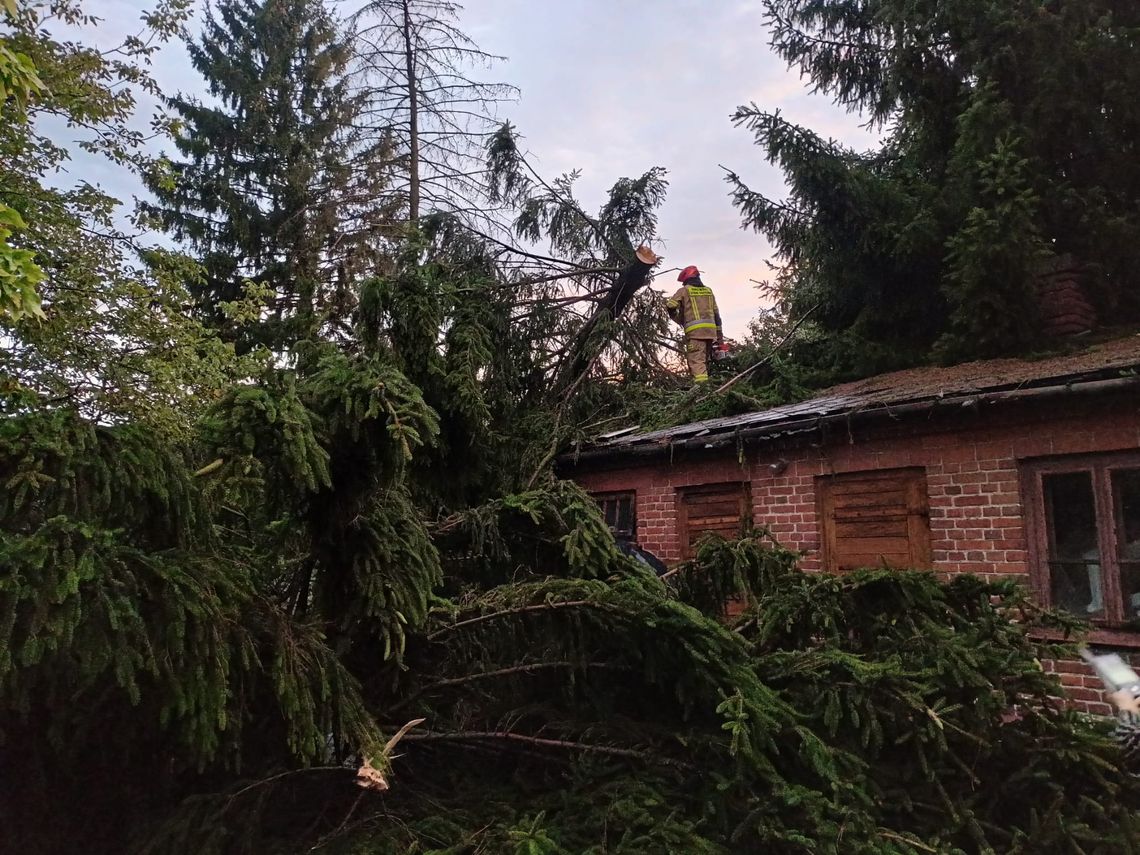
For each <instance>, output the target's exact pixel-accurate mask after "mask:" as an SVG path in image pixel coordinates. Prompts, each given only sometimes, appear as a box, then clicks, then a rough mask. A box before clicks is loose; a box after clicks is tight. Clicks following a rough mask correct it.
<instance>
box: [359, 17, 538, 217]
mask: <svg viewBox="0 0 1140 855" xmlns="http://www.w3.org/2000/svg"><path fill="white" fill-rule="evenodd" d="M461 10H462V7H461V6H459V5H458V4H456V3H452V2H449V1H448V0H370V2H368V3H367V4H366V5H364V6H363V7H362V8H361V9H360V10H359V11H358V12H356V13H355V14H354V15H353V17H352V22H353V25H354V29H355V33H356V37H357V41H358V44H357V53H358V63H359V65H358V68H357V72H358V77H357V79H358V82H359V85H360V87H361V89H362V92H363V94H364V96H365V97H366V99H367V101H368V108H367V111H366V115H367V118H368V120H369V121H370V122H371V124H372V128H373V130H374V131H375V132H376V133H377V135H378V136H382V137H386V138H388V139H390V140H392V141H393V142H394V144H395V145H396V148H397V150H398V151H400V153H401V155H402V157H403V159H404V161H405V163H406V168H405V170H404V172H405V177H404V180H403V182H402V185H401V186H400V188H399V189H400V191H401V192H402V193H403V194H404V195H405V196H406V200H407V214H408V220H409V222H412V223H415V222H418V221H419V218H420V215H421V213H422V212H424V211H429V210H430V211H439V212H445V213H448V214H456V215H459V216H464V217H469V218H475V219H479V218H481V217H483V215H485V214H486V208H487V202H486V182H485V171H486V166H485V164H484V163H483V160H482V149H481V146H482V144H483V143H484V141H485V140H486V138H487V136H488V134H489V133H490V132H491V130H492V129H493V127H494V125H495V122H494V120H493V119H492V118H491V116H490V114H491V112H492V110H493V106H494V104H495V103H496V102H498V101H501V100H505V99H508V98H513V97H514V96H515V95H516V94H517V90H516V89H515V87H513V86H510V85H507V84H505V83H481V82H478V81H475V80H473V79H472V78H471V77H470V76H469V75H470V74H471V73H472V71H473V69H474V68H475V67H476V66H488V65H490V64H491V63H493V62H494V61H496V60H500V59H502V57H498V56H495V55H493V54H489V53H487V52H485V51H483V50H480V49H479V47H478V45H476V44H475V43H474V42H473V41H472V40H471V39H470V38H469V37H468V36H467V35H465V34H464V33H463V32H462V31H461V30H460V29H459V27H458V25H457V23H456V22H457V20H458V17H459V13H460V11H461Z"/></svg>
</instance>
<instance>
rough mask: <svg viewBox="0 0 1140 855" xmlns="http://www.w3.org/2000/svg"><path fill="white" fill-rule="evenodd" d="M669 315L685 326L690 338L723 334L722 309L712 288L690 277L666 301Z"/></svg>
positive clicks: (712, 338) (713, 337)
mask: <svg viewBox="0 0 1140 855" xmlns="http://www.w3.org/2000/svg"><path fill="white" fill-rule="evenodd" d="M665 307H666V309H668V311H669V317H671V318H672V319H673V320H674V321H676V322H677V323H679V324H680V325H681V326H683V327H684V328H685V335H686V336H687V337H688V338H696V339H709V340H715V339H718V338H720V336H721V325H720V310H719V309H718V308H717V307H716V297H714V296H713V292H712V289H711V288H706V287H705V286H704V285H702V284H700V280H699V279H698V280H693V279H690V280H689V281H688V282H686V283H685V284H684V285H682V286H681V287H680V288H679V289H678V290H677V293H676V294H674V295H673V296H672V297H670V298H669V299H668V300H666V301H665Z"/></svg>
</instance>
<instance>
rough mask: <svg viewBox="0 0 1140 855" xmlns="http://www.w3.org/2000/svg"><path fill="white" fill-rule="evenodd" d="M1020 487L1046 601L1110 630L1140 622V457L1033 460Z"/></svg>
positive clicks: (1033, 571) (1036, 580) (1038, 585)
mask: <svg viewBox="0 0 1140 855" xmlns="http://www.w3.org/2000/svg"><path fill="white" fill-rule="evenodd" d="M1022 485H1023V490H1024V493H1025V500H1026V523H1027V527H1028V534H1029V550H1030V575H1031V579H1032V583H1033V587H1034V590H1035V591H1036V592H1037V595H1038V597H1039V598H1040V599H1041V601H1042V602H1043V603H1045V604H1046V605H1050V606H1054V607H1056V608H1061V609H1065V610H1066V611H1069V612H1072V613H1073V614H1075V615H1077V616H1079V617H1083V618H1086V619H1088V620H1092V621H1094V622H1096V623H1098V624H1102V625H1106V626H1120V625H1123V624H1125V623H1129V622H1132V621H1136V622H1140V454H1136V453H1131V454H1111V455H1097V456H1080V457H1067V458H1058V459H1055V460H1043V461H1037V462H1033V463H1028V464H1026V465H1025V466H1024V467H1023V469H1022Z"/></svg>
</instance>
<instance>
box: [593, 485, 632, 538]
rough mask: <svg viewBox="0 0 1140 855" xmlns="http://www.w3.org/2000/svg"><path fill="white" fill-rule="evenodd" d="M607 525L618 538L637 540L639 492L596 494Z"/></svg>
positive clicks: (596, 499) (595, 497)
mask: <svg viewBox="0 0 1140 855" xmlns="http://www.w3.org/2000/svg"><path fill="white" fill-rule="evenodd" d="M594 499H595V501H597V503H598V506H599V507H600V508H601V509H602V516H604V517H605V518H606V525H608V526H609V527H610V531H612V532H613V533H614V537H616V538H617V539H618V540H629V541H633V542H635V543H636V542H637V494H636V493H607V494H604V495H597V496H594Z"/></svg>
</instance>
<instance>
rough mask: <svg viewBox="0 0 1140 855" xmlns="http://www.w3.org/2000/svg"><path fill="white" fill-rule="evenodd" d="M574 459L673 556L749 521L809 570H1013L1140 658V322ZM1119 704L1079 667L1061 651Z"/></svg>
mask: <svg viewBox="0 0 1140 855" xmlns="http://www.w3.org/2000/svg"><path fill="white" fill-rule="evenodd" d="M561 466H562V471H563V474H564V475H566V476H567V477H571V478H573V479H575V480H576V481H578V482H579V483H580V484H582V485H583V486H584V487H585V488H586V489H588V490H589V491H590V492H591V493H593V494H594V495H595V496H596V497H597V498H598V500H599V501H600V502H601V503H602V506H603V508H604V510H605V512H606V515H607V518H608V519H609V520H610V523H611V525H612V526H613V527H614V528H615V530H616V531H617V532H618V534H619V535H620V536H624V537H628V538H630V539H632V540H635V541H636V542H637V543H638V544H639V545H640V546H641V547H643V548H644V549H647V550H649V551H650V552H653V553H654V554H656V555H657V556H659V557H660V558H662V559H663V560H664V561H666V562H667V563H673V562H677V561H679V560H683V559H684V558H686V557H687V556H688V555H689V554H690V550H691V548H692V546H693V545H694V544H695V542H696V541H697V539H698V538H699V537H700V536H701V535H702V534H703V533H705V532H708V531H717V532H720V533H723V534H726V535H732V534H735V533H737V532H738V531H740V529H741V528H742V526H743V524H744V522H746V521H749V520H750V521H751V522H752V523H754V524H755V525H757V526H764V527H766V528H768V529H769V530H770V531H771V532H772V533H773V535H774V536H775V537H776V538H777V539H778V540H779V541H780V542H781V543H783V544H785V545H786V546H789V547H792V548H796V549H800V550H803V551H804V552H805V554H806V557H805V560H804V563H803V565H802V566H803V567H804V568H805V569H808V570H828V571H832V572H843V571H844V570H846V569H851V568H853V567H863V566H881V565H883V564H887V565H890V566H895V567H914V568H931V569H934V570H935V571H938V572H943V573H947V574H953V573H962V572H969V573H975V574H979V575H983V576H995V575H998V576H1003V577H1005V576H1012V577H1016V578H1018V579H1019V580H1021V581H1023V582H1025V583H1026V584H1028V585H1029V586H1030V587H1031V588H1032V590H1033V591H1034V593H1035V596H1037V597H1038V598H1039V599H1040V600H1041V602H1043V603H1045V604H1049V605H1055V606H1058V607H1061V608H1066V609H1069V610H1071V611H1073V612H1074V613H1076V614H1079V615H1080V616H1082V617H1084V618H1087V619H1090V620H1092V621H1093V623H1094V626H1095V631H1094V633H1093V635H1092V638H1091V641H1092V643H1094V644H1097V645H1102V646H1106V647H1112V648H1114V649H1119V650H1122V651H1124V652H1126V653H1131V652H1132V651H1136V655H1137V656H1140V336H1130V337H1128V338H1124V339H1118V340H1116V341H1113V342H1109V343H1106V344H1101V345H1097V346H1095V347H1091V348H1089V349H1088V350H1086V351H1084V352H1082V353H1078V354H1073V355H1069V356H1063V357H1054V358H1050V359H1047V360H1040V361H1023V360H995V361H989V362H976V363H971V364H968V365H959V366H955V367H952V368H921V369H913V370H909V371H903V372H898V373H895V374H888V375H882V376H879V377H874V378H870V379H868V380H862V381H859V382H856V383H849V384H845V385H842V386H837V387H834V388H832V389H830V390H827V391H826V392H824V393H823V394H821V395H820V396H819V397H816V398H813V399H811V400H809V401H804V402H802V403H798V404H792V405H787V406H781V407H775V408H772V409H769V410H765V411H761V412H755V413H748V414H744V415H740V416H734V417H727V418H719V419H712V420H709V421H704V422H697V423H694V424H688V425H682V426H679V427H675V428H670V429H667V430H661V431H654V432H651V433H639V432H637V429H636V428H635V429H632V430H629V431H626V432H621V433H619V434H611V435H610V436H608V437H606V438H603V440H601V441H600V442H599V443H598V444H595V445H592V446H590V447H587V448H582V449H579V450H578V451H577V452H576V453H574V454H571V455H568V456H567V457H565V458H564V459H563V461H562V463H561ZM1051 667H1053V668H1055V669H1056V670H1057V671H1059V672H1061V674H1062V682H1063V683H1064V684H1065V685H1066V687H1067V688H1068V691H1069V694H1070V696H1071V698H1072V699H1073V700H1074V702H1076V703H1077V704H1078V705H1080V706H1082V707H1083V708H1085V709H1087V710H1089V711H1092V712H1105V713H1107V712H1108V706H1107V705H1106V704H1104V703H1103V698H1102V697H1101V695H1100V690H1099V688H1100V683H1099V681H1098V680H1097V679H1096V678H1095V677H1094V676H1093V674H1092V672H1091V671H1090V670H1088V669H1087V668H1086V667H1085V666H1084V665H1083V663H1068V662H1059V663H1054V664H1053V665H1052V666H1051Z"/></svg>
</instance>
